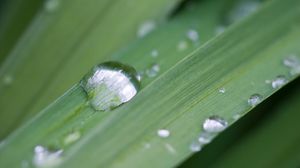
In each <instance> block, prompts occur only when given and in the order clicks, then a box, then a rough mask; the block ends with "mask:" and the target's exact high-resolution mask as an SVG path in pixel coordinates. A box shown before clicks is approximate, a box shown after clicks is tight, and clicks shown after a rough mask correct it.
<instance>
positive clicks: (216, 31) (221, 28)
mask: <svg viewBox="0 0 300 168" xmlns="http://www.w3.org/2000/svg"><path fill="white" fill-rule="evenodd" d="M225 30H226V27H225V26H223V25H220V26H217V27H216V30H215V33H216V35H219V34H222V33H223V32H224V31H225Z"/></svg>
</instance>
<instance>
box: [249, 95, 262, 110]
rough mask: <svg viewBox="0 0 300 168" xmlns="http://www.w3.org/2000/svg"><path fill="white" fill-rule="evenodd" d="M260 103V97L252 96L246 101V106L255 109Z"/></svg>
mask: <svg viewBox="0 0 300 168" xmlns="http://www.w3.org/2000/svg"><path fill="white" fill-rule="evenodd" d="M261 101H262V96H261V95H260V94H253V95H251V96H250V98H249V99H248V104H249V105H250V106H251V107H255V106H256V105H258V104H259V103H260V102H261Z"/></svg>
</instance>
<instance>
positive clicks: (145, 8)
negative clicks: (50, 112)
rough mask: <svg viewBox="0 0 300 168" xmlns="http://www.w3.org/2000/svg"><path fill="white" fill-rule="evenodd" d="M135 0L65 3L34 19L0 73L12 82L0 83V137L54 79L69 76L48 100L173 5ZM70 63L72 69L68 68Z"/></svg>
mask: <svg viewBox="0 0 300 168" xmlns="http://www.w3.org/2000/svg"><path fill="white" fill-rule="evenodd" d="M134 2H135V1H132V0H126V1H113V2H112V1H109V0H107V1H98V0H93V1H88V2H85V3H84V5H82V1H81V0H76V1H73V0H72V1H70V0H64V1H59V5H58V6H57V7H56V8H55V9H51V8H50V11H49V9H48V8H45V10H43V11H41V12H40V13H39V14H38V15H37V18H36V19H35V21H34V22H33V24H32V25H31V27H29V29H28V31H27V32H26V33H25V34H24V36H23V37H22V39H21V41H20V42H19V44H18V45H17V46H16V48H15V49H14V50H13V52H12V53H11V55H10V56H9V58H8V59H7V60H6V62H5V63H4V65H3V67H2V69H1V70H0V78H1V79H6V78H9V79H10V81H11V83H9V84H7V83H3V82H1V83H0V91H1V95H0V106H1V108H2V110H1V112H0V118H5V120H3V121H1V128H5V129H1V130H0V137H4V136H5V135H7V134H8V133H9V132H10V131H11V130H12V129H14V128H16V127H17V126H18V125H19V124H20V123H21V122H20V121H21V120H22V118H23V117H22V115H26V113H27V111H28V110H29V109H28V108H30V107H31V103H33V102H34V101H36V100H37V99H38V98H39V94H40V93H43V91H44V89H45V88H46V87H47V85H48V83H51V82H52V80H54V79H55V78H56V76H59V75H60V74H64V73H65V72H66V73H68V75H67V76H64V79H63V80H62V81H63V82H62V81H60V82H59V84H58V85H57V86H59V87H56V92H55V93H56V94H55V95H54V93H53V95H54V97H48V100H49V101H50V100H51V101H53V100H54V99H55V98H56V97H57V96H58V95H60V94H61V93H63V91H64V90H66V88H69V87H70V86H71V84H72V83H74V81H77V80H78V79H79V77H80V76H82V74H83V73H84V72H86V71H87V69H88V68H89V67H90V66H91V65H93V64H94V63H95V62H99V61H103V60H104V58H105V57H107V56H108V55H110V53H111V52H113V51H114V50H115V49H117V48H119V47H121V46H122V45H124V44H126V43H127V42H129V41H131V40H132V39H133V38H134V36H135V33H136V27H138V25H139V24H141V23H142V22H143V21H144V20H146V19H154V20H160V19H162V18H164V16H165V15H166V14H167V13H168V12H169V10H170V9H172V8H173V7H174V6H175V4H176V3H177V2H178V1H177V0H163V1H161V0H156V1H152V0H151V1H143V2H140V1H139V2H135V3H134ZM136 6H139V7H138V8H137V7H136ZM128 11H130V12H128ZM103 12H104V13H105V15H104V14H103ZM140 13H143V15H140ZM124 16H127V19H124ZM100 18H101V19H100ZM120 37H122V38H120ZM99 46H100V47H99ZM75 51H76V52H75ZM74 61H75V63H74ZM71 62H73V64H72V67H70V66H68V65H70V63H71ZM79 62H80V64H79ZM74 65H75V66H74ZM70 71H71V73H70ZM58 72H59V74H58ZM24 88H25V89H24ZM49 101H47V104H48V103H49ZM7 102H13V104H11V103H7ZM14 104H17V105H14ZM44 106H45V104H44ZM39 110H40V109H39ZM35 112H37V111H35Z"/></svg>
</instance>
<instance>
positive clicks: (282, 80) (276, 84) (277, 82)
mask: <svg viewBox="0 0 300 168" xmlns="http://www.w3.org/2000/svg"><path fill="white" fill-rule="evenodd" d="M287 82H288V80H287V79H286V77H285V76H283V75H279V76H277V77H276V78H275V79H274V80H273V81H272V87H273V88H274V89H278V88H281V87H282V86H283V85H285V84H286V83H287Z"/></svg>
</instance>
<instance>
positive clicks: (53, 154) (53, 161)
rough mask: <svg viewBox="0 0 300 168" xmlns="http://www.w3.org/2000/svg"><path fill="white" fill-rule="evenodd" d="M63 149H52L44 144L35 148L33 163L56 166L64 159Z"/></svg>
mask: <svg viewBox="0 0 300 168" xmlns="http://www.w3.org/2000/svg"><path fill="white" fill-rule="evenodd" d="M62 153H63V151H62V150H55V151H50V150H48V149H47V148H45V147H43V146H40V145H38V146H36V147H35V148H34V156H33V164H34V165H35V166H37V167H54V166H57V165H58V164H59V163H61V161H62Z"/></svg>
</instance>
